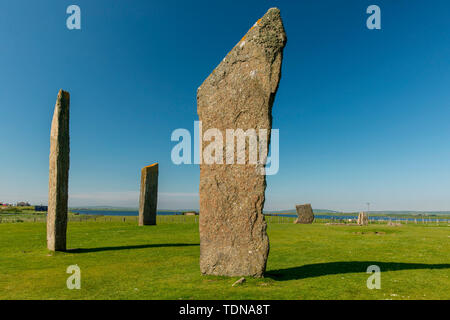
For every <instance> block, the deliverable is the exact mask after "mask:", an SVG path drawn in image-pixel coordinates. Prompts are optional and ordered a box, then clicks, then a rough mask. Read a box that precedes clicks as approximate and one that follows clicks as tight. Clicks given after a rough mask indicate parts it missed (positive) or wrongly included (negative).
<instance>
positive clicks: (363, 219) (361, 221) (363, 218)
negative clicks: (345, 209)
mask: <svg viewBox="0 0 450 320" xmlns="http://www.w3.org/2000/svg"><path fill="white" fill-rule="evenodd" d="M368 224H369V216H368V215H367V213H366V212H360V213H359V214H358V225H360V226H366V225H368Z"/></svg>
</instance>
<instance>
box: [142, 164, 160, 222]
mask: <svg viewBox="0 0 450 320" xmlns="http://www.w3.org/2000/svg"><path fill="white" fill-rule="evenodd" d="M157 203H158V164H157V163H155V164H152V165H151V166H148V167H145V168H143V169H142V171H141V193H140V198H139V225H140V226H145V225H155V224H156V209H157Z"/></svg>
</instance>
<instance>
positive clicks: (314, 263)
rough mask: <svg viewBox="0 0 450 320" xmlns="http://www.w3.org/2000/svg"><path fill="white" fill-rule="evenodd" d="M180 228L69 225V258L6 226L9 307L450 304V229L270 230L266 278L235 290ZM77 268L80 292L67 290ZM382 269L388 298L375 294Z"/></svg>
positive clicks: (1, 295) (2, 294)
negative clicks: (376, 273)
mask: <svg viewBox="0 0 450 320" xmlns="http://www.w3.org/2000/svg"><path fill="white" fill-rule="evenodd" d="M108 219H109V218H108ZM163 219H164V218H163ZM174 219H180V220H178V221H179V223H174V221H173V220H174ZM181 219H186V218H183V217H176V218H175V217H172V218H167V217H166V219H165V220H161V219H160V221H159V224H158V226H147V227H138V226H137V225H136V222H135V220H134V219H130V218H128V220H127V221H126V222H123V221H122V218H117V217H116V218H114V219H113V220H112V221H103V220H102V219H97V221H93V220H89V221H83V222H76V221H75V222H70V223H69V230H68V248H69V251H68V252H64V253H50V252H49V251H47V249H46V232H45V223H43V222H36V223H33V222H25V223H2V224H0V299H450V227H449V226H448V225H440V226H436V225H413V224H409V225H403V226H401V227H389V226H386V225H370V226H367V227H357V226H338V225H326V224H323V223H315V224H312V225H294V224H290V223H289V224H281V223H280V224H279V223H269V226H268V233H269V237H270V246H271V249H270V255H269V260H268V263H267V274H266V277H265V278H264V279H250V278H248V279H247V282H245V283H244V284H243V285H240V286H236V287H232V286H231V285H232V284H233V283H234V282H235V281H236V280H237V279H238V278H226V277H212V276H202V275H201V274H200V271H199V264H198V259H199V251H200V248H199V235H198V225H197V224H195V223H194V219H195V218H194V217H189V218H187V219H188V220H185V222H184V223H180V221H181ZM74 264H77V265H78V266H79V267H80V268H81V289H80V290H69V289H67V287H66V280H67V278H68V277H69V276H70V275H69V274H67V273H66V269H67V267H68V266H69V265H74ZM374 264H375V265H378V266H379V267H380V268H381V289H380V290H369V289H367V286H366V281H367V278H368V277H369V276H370V275H369V274H367V273H366V270H367V267H368V266H370V265H374Z"/></svg>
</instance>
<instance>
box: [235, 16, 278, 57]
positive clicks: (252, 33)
mask: <svg viewBox="0 0 450 320" xmlns="http://www.w3.org/2000/svg"><path fill="white" fill-rule="evenodd" d="M286 41H287V37H286V32H285V31H284V26H283V21H282V20H281V15H280V10H279V9H278V8H270V9H269V10H268V11H267V12H266V14H265V15H264V16H263V17H262V18H261V19H259V20H258V21H256V23H255V24H254V25H253V27H251V28H250V30H249V31H248V32H247V34H246V35H245V36H244V37H243V38H242V39H241V41H239V43H238V46H239V48H241V49H242V47H243V46H245V44H247V43H249V42H255V44H258V45H261V46H263V47H264V48H265V49H266V50H268V56H272V55H273V54H275V52H274V51H279V50H280V49H283V48H284V46H285V45H286ZM244 42H245V43H244Z"/></svg>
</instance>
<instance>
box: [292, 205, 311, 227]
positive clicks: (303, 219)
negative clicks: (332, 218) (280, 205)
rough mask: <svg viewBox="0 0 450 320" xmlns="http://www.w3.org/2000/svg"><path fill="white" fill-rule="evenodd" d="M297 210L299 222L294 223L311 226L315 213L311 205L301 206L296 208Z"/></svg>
mask: <svg viewBox="0 0 450 320" xmlns="http://www.w3.org/2000/svg"><path fill="white" fill-rule="evenodd" d="M295 208H296V209H297V216H298V217H297V220H295V221H294V223H299V224H311V223H313V221H314V213H313V209H312V207H311V205H310V204H309V203H308V204H299V205H297V206H295Z"/></svg>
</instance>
